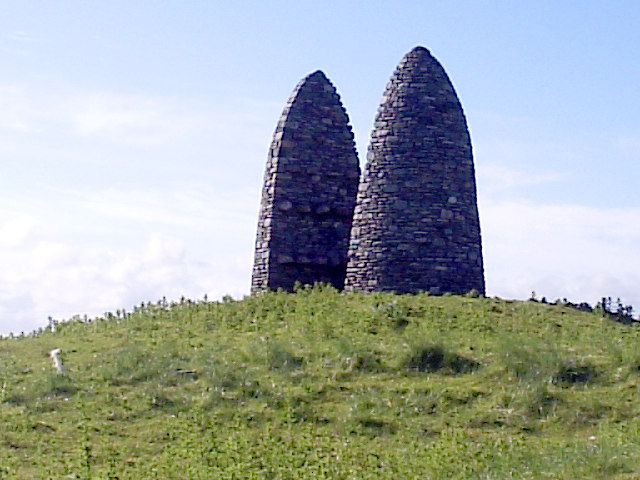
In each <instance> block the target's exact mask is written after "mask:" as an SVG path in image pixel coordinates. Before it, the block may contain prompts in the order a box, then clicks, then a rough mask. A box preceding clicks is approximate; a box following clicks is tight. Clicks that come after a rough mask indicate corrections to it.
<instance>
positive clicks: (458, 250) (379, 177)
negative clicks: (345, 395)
mask: <svg viewBox="0 0 640 480" xmlns="http://www.w3.org/2000/svg"><path fill="white" fill-rule="evenodd" d="M367 160H368V162H367V166H366V168H365V172H364V175H363V179H362V182H361V184H360V186H359V189H358V196H357V203H356V208H355V213H354V219H353V226H352V231H351V241H350V246H349V253H348V257H349V262H348V266H347V274H346V281H345V289H346V290H357V291H365V292H368V291H376V290H388V291H396V292H417V291H430V292H432V293H444V292H451V293H457V294H461V293H466V292H468V291H469V290H471V289H476V290H477V291H478V292H480V293H481V294H484V291H485V284H484V273H483V261H482V248H481V239H480V226H479V221H478V209H477V203H476V184H475V172H474V166H473V156H472V152H471V141H470V137H469V133H468V130H467V124H466V120H465V117H464V113H463V111H462V107H461V105H460V102H459V101H458V97H457V95H456V93H455V91H454V89H453V85H452V84H451V82H450V80H449V78H448V76H447V74H446V73H445V71H444V69H443V68H442V66H441V65H440V63H438V61H437V60H436V59H435V58H434V57H433V56H431V54H430V53H429V51H428V50H426V49H425V48H422V47H417V48H415V49H413V50H412V51H410V52H409V53H408V54H407V55H406V56H405V57H404V58H403V59H402V61H401V62H400V64H399V65H398V67H397V68H396V70H395V72H394V74H393V76H392V77H391V81H390V82H389V84H388V85H387V89H386V91H385V93H384V96H383V97H382V102H381V105H380V108H379V110H378V114H377V117H376V120H375V126H374V130H373V132H372V134H371V142H370V145H369V150H368V153H367Z"/></svg>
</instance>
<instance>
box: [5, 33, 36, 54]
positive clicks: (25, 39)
mask: <svg viewBox="0 0 640 480" xmlns="http://www.w3.org/2000/svg"><path fill="white" fill-rule="evenodd" d="M37 41H38V39H37V37H36V36H35V35H33V34H32V33H29V32H26V31H22V30H14V31H10V32H6V33H5V34H4V35H2V36H0V51H3V52H6V53H10V54H13V55H30V54H31V53H32V52H33V50H32V48H33V46H34V45H35V44H36V43H37Z"/></svg>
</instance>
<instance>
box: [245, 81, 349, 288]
mask: <svg viewBox="0 0 640 480" xmlns="http://www.w3.org/2000/svg"><path fill="white" fill-rule="evenodd" d="M359 176H360V167H359V164H358V157H357V154H356V150H355V145H354V141H353V133H352V131H351V127H350V125H349V119H348V117H347V114H346V112H345V109H344V108H343V107H342V103H341V102H340V97H339V96H338V94H337V93H336V89H335V88H334V87H333V85H332V84H331V83H330V82H329V80H328V79H327V77H326V76H325V75H324V73H322V72H321V71H317V72H314V73H312V74H310V75H308V76H307V77H305V78H303V79H302V80H301V81H300V83H299V84H298V85H297V86H296V88H295V89H294V91H293V93H292V94H291V96H290V97H289V100H288V102H287V104H286V106H285V108H284V111H283V112H282V116H281V117H280V120H279V122H278V125H277V127H276V131H275V133H274V135H273V141H272V143H271V148H270V150H269V155H268V158H267V167H266V171H265V176H264V186H263V190H262V202H261V205H260V216H259V219H258V232H257V236H256V248H255V260H254V264H253V275H252V279H251V291H252V292H256V291H260V290H266V289H277V288H283V289H285V290H292V289H293V285H294V283H295V282H296V281H298V282H300V283H302V284H313V283H315V282H325V283H331V284H332V285H333V286H335V287H336V288H339V289H342V288H343V286H344V276H345V271H346V264H347V248H348V245H349V230H350V228H351V220H352V217H353V208H354V205H355V198H356V192H357V187H358V178H359Z"/></svg>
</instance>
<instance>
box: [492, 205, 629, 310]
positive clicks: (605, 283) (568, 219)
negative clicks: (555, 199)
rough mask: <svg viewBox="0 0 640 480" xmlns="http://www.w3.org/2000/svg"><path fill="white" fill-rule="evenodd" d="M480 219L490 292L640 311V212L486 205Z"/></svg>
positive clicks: (564, 206) (544, 206) (568, 207)
mask: <svg viewBox="0 0 640 480" xmlns="http://www.w3.org/2000/svg"><path fill="white" fill-rule="evenodd" d="M480 213H481V226H482V229H483V249H484V260H485V271H486V278H487V287H488V293H489V294H491V295H498V296H504V297H511V298H527V296H528V295H529V293H530V292H531V291H534V290H535V291H536V292H537V293H538V295H539V296H542V295H544V296H546V297H547V298H550V299H555V298H565V297H566V298H569V299H570V300H573V301H588V302H590V303H592V302H595V301H597V300H599V299H600V298H601V297H602V296H615V297H617V296H620V297H623V299H625V300H626V301H627V302H628V303H633V304H634V305H635V306H636V307H640V295H639V294H638V288H637V286H638V284H639V282H640V256H639V255H638V254H637V252H638V251H640V209H616V208H609V209H605V208H591V207H584V206H577V205H540V204H532V203H525V202H496V203H491V202H487V203H485V204H484V205H482V208H481V211H480Z"/></svg>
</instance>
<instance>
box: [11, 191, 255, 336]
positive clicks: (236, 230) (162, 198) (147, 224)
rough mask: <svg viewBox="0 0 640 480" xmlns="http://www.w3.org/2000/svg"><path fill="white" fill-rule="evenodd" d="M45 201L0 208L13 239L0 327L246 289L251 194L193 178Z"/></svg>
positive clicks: (20, 327) (21, 327)
mask: <svg viewBox="0 0 640 480" xmlns="http://www.w3.org/2000/svg"><path fill="white" fill-rule="evenodd" d="M47 199H48V201H49V203H46V202H45V201H38V200H33V199H31V200H30V201H27V200H24V201H21V200H23V199H16V198H14V199H12V200H13V201H14V202H13V205H21V207H20V208H23V209H26V210H28V211H29V214H28V215H27V214H22V215H21V214H20V208H16V209H13V210H11V209H6V208H5V209H3V210H0V231H1V232H4V233H5V234H7V238H10V239H11V240H10V241H5V242H3V243H0V264H2V265H3V269H1V270H0V303H1V306H0V332H3V333H7V332H8V331H30V330H32V329H34V328H37V327H39V326H43V325H44V324H46V318H47V316H49V315H52V316H53V317H54V318H69V317H71V316H73V315H75V314H84V313H87V314H89V315H92V316H93V315H99V314H102V313H104V312H105V311H114V310H115V309H118V308H123V307H124V308H127V309H130V308H131V307H132V306H133V305H137V304H140V302H142V301H149V300H150V301H155V300H157V299H159V298H162V297H163V296H166V297H167V298H168V299H178V298H180V297H181V296H183V295H184V296H186V297H189V298H198V297H202V295H204V294H205V293H207V294H208V296H209V297H210V298H212V299H213V298H216V297H220V296H222V295H224V294H231V295H234V296H236V297H239V296H242V295H243V294H246V293H248V287H249V279H250V271H251V261H252V253H253V241H254V233H255V232H254V229H255V216H256V213H257V204H258V203H257V202H258V195H257V193H251V192H247V191H238V192H217V191H216V190H215V189H213V188H212V187H210V186H208V185H206V184H203V183H193V184H176V185H173V188H172V189H171V190H170V192H169V193H165V192H163V191H160V190H150V191H136V190H125V189H113V190H107V191H98V192H82V191H75V192H65V191H54V190H52V191H50V192H48V195H47ZM123 199H127V200H123ZM5 200H6V199H1V198H0V202H2V203H4V204H5V205H6V204H7V203H8V201H5ZM110 202H114V204H113V205H111V206H110ZM127 205H128V206H129V210H127V209H126V206H127ZM61 210H62V211H65V212H66V215H60V211H61ZM34 211H36V212H39V213H38V214H33V212H34ZM132 212H133V214H132Z"/></svg>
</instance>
